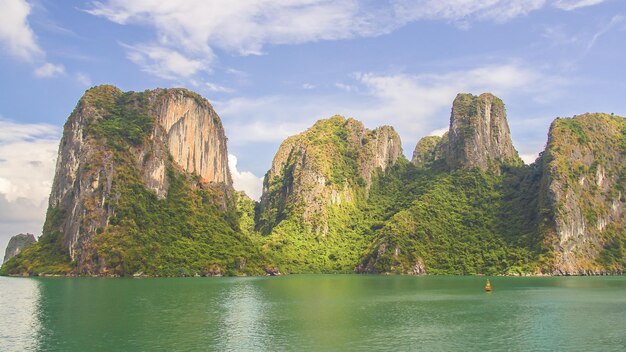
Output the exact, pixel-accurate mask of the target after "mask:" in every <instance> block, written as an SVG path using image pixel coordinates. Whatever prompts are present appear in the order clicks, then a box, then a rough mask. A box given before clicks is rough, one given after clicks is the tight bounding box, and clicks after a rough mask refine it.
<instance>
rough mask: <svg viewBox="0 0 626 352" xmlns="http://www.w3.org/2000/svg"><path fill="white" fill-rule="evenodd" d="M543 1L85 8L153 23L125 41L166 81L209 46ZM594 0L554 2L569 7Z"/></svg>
mask: <svg viewBox="0 0 626 352" xmlns="http://www.w3.org/2000/svg"><path fill="white" fill-rule="evenodd" d="M546 3H547V0H516V1H509V0H419V1H413V0H389V1H388V2H385V3H380V2H373V1H370V2H368V1H355V0H352V1H349V0H348V1H330V0H295V1H294V0H250V1H220V0H213V1H210V0H170V1H161V0H137V1H126V0H108V1H104V2H99V1H96V2H93V3H92V4H91V6H90V7H89V8H88V9H87V10H86V12H88V13H90V14H92V15H94V16H100V17H104V18H106V19H108V20H110V21H112V22H116V23H119V24H122V25H128V24H139V25H143V26H147V27H151V28H154V30H155V32H156V35H155V40H154V42H153V43H151V44H145V43H144V44H137V45H132V46H126V48H127V49H128V50H129V54H128V57H129V58H130V59H131V60H132V61H133V62H135V63H137V64H139V65H140V66H141V67H142V69H143V70H144V71H146V72H148V73H151V74H153V75H156V76H158V77H162V78H167V79H179V78H181V77H182V78H188V77H189V76H191V75H194V74H196V73H198V72H200V71H208V70H209V69H210V68H211V67H212V65H213V64H214V63H215V61H216V55H215V52H216V49H219V50H220V51H223V52H227V53H235V54H239V55H261V54H263V51H264V48H265V47H266V46H267V45H285V44H299V43H307V42H315V41H322V40H339V39H351V38H356V37H371V36H379V35H383V34H387V33H390V32H392V31H394V30H395V29H397V28H400V27H402V26H404V25H406V24H407V23H409V22H413V21H419V20H443V21H450V22H453V23H455V24H457V25H460V26H462V27H463V26H468V25H470V23H471V22H472V21H492V22H498V23H502V22H506V21H509V20H511V19H514V18H516V17H520V16H524V15H527V14H528V13H530V12H532V11H535V10H538V9H540V8H542V7H544V6H545V4H546ZM595 3H599V1H598V0H579V1H577V2H568V3H566V2H564V1H557V2H556V3H555V6H557V7H559V8H563V9H569V8H571V7H572V6H576V7H581V6H589V5H592V4H595Z"/></svg>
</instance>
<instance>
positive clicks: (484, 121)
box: [0, 85, 626, 276]
mask: <svg viewBox="0 0 626 352" xmlns="http://www.w3.org/2000/svg"><path fill="white" fill-rule="evenodd" d="M234 133H236V131H234ZM226 141H227V138H226V135H225V133H224V129H223V127H222V123H221V120H220V118H219V116H218V115H217V113H216V112H215V111H214V110H213V108H212V106H211V104H210V103H209V102H208V101H207V100H206V99H204V98H202V97H201V96H200V95H198V94H196V93H193V92H190V91H188V90H185V89H155V90H148V91H144V92H122V91H121V90H119V89H118V88H116V87H113V86H110V85H103V86H97V87H94V88H91V89H89V90H88V91H87V92H86V93H85V95H84V96H83V97H82V98H81V99H80V101H79V102H78V104H77V106H76V108H75V109H74V111H73V112H72V114H71V115H70V116H69V118H68V121H67V122H66V124H65V127H64V131H63V138H62V140H61V143H60V146H59V155H58V159H57V160H58V161H57V167H56V172H55V176H54V183H53V186H52V190H51V194H50V200H49V208H48V212H47V215H46V221H45V224H44V227H43V231H42V235H41V237H40V238H39V240H38V241H36V242H33V243H31V242H32V240H27V241H22V239H20V241H17V240H16V241H13V240H12V242H11V243H18V242H19V243H22V242H23V244H20V248H19V249H17V250H13V251H12V252H11V254H12V255H11V256H10V258H8V257H7V259H8V260H7V261H6V262H5V263H4V264H3V265H2V268H1V269H0V274H2V275H16V276H20V275H70V276H83V275H84V276H91V275H97V276H223V275H278V274H292V273H355V272H356V273H372V274H412V275H420V274H460V275H475V274H486V275H605V274H623V272H624V269H625V267H626V119H625V118H623V117H619V116H613V114H610V115H609V114H602V113H586V114H582V115H578V116H574V117H572V118H557V119H556V120H554V122H553V123H552V125H551V127H550V130H549V132H548V140H547V144H546V149H545V150H544V151H543V152H542V153H541V154H540V155H539V158H538V159H537V160H536V161H535V162H534V163H533V164H531V165H524V163H523V162H522V160H521V159H520V157H519V156H518V153H517V151H516V149H515V148H514V147H513V144H512V141H511V136H510V131H509V126H508V122H507V118H506V110H505V106H504V103H503V102H502V101H501V100H500V99H499V98H497V97H495V96H493V95H492V94H489V93H485V94H482V95H480V96H474V95H471V94H459V95H457V97H456V99H455V100H454V102H453V104H452V112H451V116H450V127H449V131H448V132H446V133H445V134H444V135H443V136H442V137H437V136H428V137H424V138H422V139H421V140H420V141H419V142H418V143H417V146H416V147H415V149H414V152H413V156H412V159H411V160H410V161H409V160H407V159H406V158H405V157H404V156H403V152H402V146H401V141H400V137H399V135H398V134H397V133H396V131H395V130H394V129H393V127H390V126H381V127H378V128H376V129H373V130H369V129H367V128H365V126H364V125H363V123H361V122H360V121H358V120H355V119H352V118H344V117H342V116H333V117H330V118H328V119H324V120H320V121H318V122H316V123H315V124H314V125H313V126H312V127H310V128H309V129H307V130H306V131H304V132H302V133H300V134H298V135H295V136H292V137H289V138H288V139H286V140H285V141H284V142H283V143H282V144H281V146H280V148H279V149H278V151H277V153H276V156H275V157H274V160H273V162H272V165H271V168H270V169H269V171H268V172H267V174H266V175H265V179H264V182H263V194H262V197H261V200H260V202H255V201H253V200H252V199H250V198H248V197H247V196H246V195H245V194H244V193H242V192H236V191H235V190H234V188H233V186H232V179H231V174H230V170H229V168H228V160H227V156H228V152H227V145H226V144H227V143H226ZM8 252H9V251H7V253H8Z"/></svg>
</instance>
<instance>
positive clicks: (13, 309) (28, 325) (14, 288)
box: [0, 277, 41, 351]
mask: <svg viewBox="0 0 626 352" xmlns="http://www.w3.org/2000/svg"><path fill="white" fill-rule="evenodd" d="M39 298H40V292H39V283H38V282H37V281H35V280H31V279H20V278H9V277H0V351H33V350H35V349H37V343H38V341H39V334H40V331H41V325H40V324H39V323H40V321H39V317H38V314H39V311H40V310H39Z"/></svg>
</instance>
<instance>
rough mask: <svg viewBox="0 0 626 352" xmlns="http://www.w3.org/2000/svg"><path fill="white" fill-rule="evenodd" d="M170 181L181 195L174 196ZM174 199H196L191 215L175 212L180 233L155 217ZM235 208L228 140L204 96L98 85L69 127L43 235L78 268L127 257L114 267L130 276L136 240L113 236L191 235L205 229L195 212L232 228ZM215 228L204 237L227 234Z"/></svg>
mask: <svg viewBox="0 0 626 352" xmlns="http://www.w3.org/2000/svg"><path fill="white" fill-rule="evenodd" d="M172 182H176V185H175V188H176V192H177V193H176V195H175V196H171V195H170V194H169V192H170V189H171V188H172V187H174V184H173V183H172ZM151 192H152V193H151ZM184 194H186V195H184ZM200 196H201V198H199V199H202V201H201V202H200V203H194V199H196V198H197V197H200ZM175 201H176V202H187V203H188V204H187V205H186V209H185V208H180V211H185V212H188V213H178V214H177V215H176V216H175V217H174V218H172V221H180V222H181V225H180V226H183V228H182V229H181V228H176V229H170V230H167V229H168V227H167V226H171V224H163V225H159V224H158V223H159V222H160V221H162V219H158V218H154V219H151V220H150V221H151V222H152V223H150V224H149V223H147V221H148V220H147V219H149V218H150V213H153V214H154V213H155V212H157V211H159V210H160V211H162V213H163V216H169V215H168V214H170V213H168V210H167V209H168V207H170V206H172V205H171V204H173V202H175ZM213 207H214V208H215V209H216V210H215V211H216V212H217V213H215V212H214V211H213V210H210V209H213ZM230 209H233V210H232V211H235V210H234V209H235V200H234V191H233V189H232V179H231V175H230V171H229V169H228V152H227V148H226V136H225V135H224V129H223V127H222V123H221V121H220V118H219V117H218V115H217V114H216V113H215V111H214V110H213V108H212V107H211V104H210V103H209V102H208V101H207V100H206V99H204V98H202V97H200V96H199V95H197V94H195V93H193V92H190V91H187V90H185V89H156V90H151V91H145V92H141V93H136V92H126V93H125V92H122V91H121V90H119V89H117V88H116V87H113V86H98V87H95V88H92V89H90V90H88V91H87V92H86V93H85V95H84V96H83V97H82V98H81V99H80V101H79V103H78V105H77V106H76V108H75V110H74V111H73V112H72V114H71V115H70V117H69V119H68V121H67V123H66V124H65V127H64V131H63V138H62V140H61V143H60V146H59V154H58V159H57V166H56V172H55V176H54V183H53V186H52V191H51V195H50V200H49V209H48V214H47V218H46V224H45V226H44V234H43V237H44V238H46V239H48V240H49V241H48V242H50V241H51V240H50V239H51V238H54V239H55V240H54V241H52V242H55V243H56V242H58V243H59V245H60V246H61V248H62V250H63V251H67V253H68V254H69V257H70V259H71V260H72V262H74V263H76V273H78V274H107V273H110V270H111V266H112V264H111V261H112V260H113V261H115V262H116V263H117V262H118V261H120V263H119V264H116V265H115V266H117V268H116V269H115V272H116V273H122V274H128V270H130V269H129V268H128V263H126V260H125V259H124V256H126V257H128V254H127V253H126V254H124V252H125V251H127V250H131V249H130V246H131V244H128V246H129V248H120V247H112V246H113V244H112V243H111V242H110V241H122V240H123V241H126V242H128V241H135V239H136V238H137V237H132V236H130V235H129V233H135V232H137V233H138V234H137V235H136V236H140V234H141V233H142V232H143V233H153V236H156V235H157V234H159V236H161V237H160V239H159V240H160V241H164V238H165V237H163V236H165V234H164V233H163V231H169V235H170V236H172V233H173V232H182V233H183V234H184V235H186V236H190V237H191V234H190V233H189V232H190V231H194V230H193V228H194V227H198V226H202V223H201V222H200V219H199V218H198V219H196V218H194V216H196V217H201V216H204V217H205V218H204V220H203V221H213V225H212V226H217V227H220V229H222V230H223V231H225V232H224V234H225V233H226V232H228V233H231V232H232V231H236V230H237V226H238V225H237V224H235V223H233V220H229V218H228V216H229V215H228V214H227V213H228V212H229V211H230ZM220 211H221V212H223V215H219V212H220ZM201 214H204V215H201ZM209 214H210V215H215V216H216V218H215V219H213V220H210V219H208V218H206V216H209ZM178 219H180V220H178ZM229 223H230V225H228V224H229ZM212 231H213V232H212V233H211V234H207V233H202V236H214V235H215V236H216V235H219V234H220V232H219V231H217V230H212ZM116 236H117V237H116ZM157 237H158V236H157ZM196 237H197V236H196ZM144 241H145V240H144ZM154 241H158V240H157V239H155V240H154ZM235 242H236V241H235ZM148 244H149V241H148V242H146V243H145V244H144V245H148ZM134 245H137V244H133V246H134ZM164 245H165V244H162V245H161V247H160V248H165V247H163V246H164ZM190 245H192V246H196V245H201V244H194V243H191V244H190ZM144 249H145V248H144ZM144 249H142V250H144ZM139 252H140V251H139V250H136V251H135V253H139ZM120 256H121V257H120ZM120 258H121V259H120ZM137 260H139V259H137ZM133 261H136V260H135V259H133ZM207 270H209V269H207ZM222 270H223V268H222Z"/></svg>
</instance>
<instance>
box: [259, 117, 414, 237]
mask: <svg viewBox="0 0 626 352" xmlns="http://www.w3.org/2000/svg"><path fill="white" fill-rule="evenodd" d="M401 155H402V147H401V142H400V137H399V136H398V134H397V133H396V132H395V131H394V129H393V128H392V127H389V126H382V127H379V128H377V129H374V130H368V129H366V128H365V126H363V123H361V122H360V121H357V120H354V119H351V118H350V119H346V118H344V117H342V116H333V117H331V118H329V119H325V120H320V121H318V122H316V123H315V125H314V126H313V127H311V128H309V129H308V130H306V131H305V132H303V133H301V134H298V135H296V136H293V137H290V138H288V139H287V140H285V141H284V142H283V143H282V144H281V146H280V148H279V149H278V152H277V153H276V156H275V157H274V160H273V162H272V167H271V169H270V170H269V171H268V172H267V174H266V175H265V179H264V181H263V195H262V197H261V203H260V218H259V225H260V226H259V228H260V229H261V231H262V232H263V233H269V232H270V231H271V229H272V228H273V227H274V226H275V225H277V224H278V223H279V222H280V221H281V220H282V219H285V218H286V217H287V216H296V217H298V218H299V219H300V220H301V221H303V223H305V224H306V225H307V227H309V228H310V229H311V231H312V232H315V233H326V232H327V231H328V223H327V221H326V216H325V215H326V214H325V210H326V209H327V208H328V206H330V205H341V204H350V203H353V202H354V201H355V200H356V199H357V197H360V196H361V194H360V193H363V194H365V196H366V194H367V191H368V189H369V187H370V184H371V181H372V177H373V176H374V174H375V172H376V171H377V170H381V171H384V170H386V169H387V168H388V167H390V166H392V165H394V164H395V163H396V161H397V160H398V158H400V156H401Z"/></svg>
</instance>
